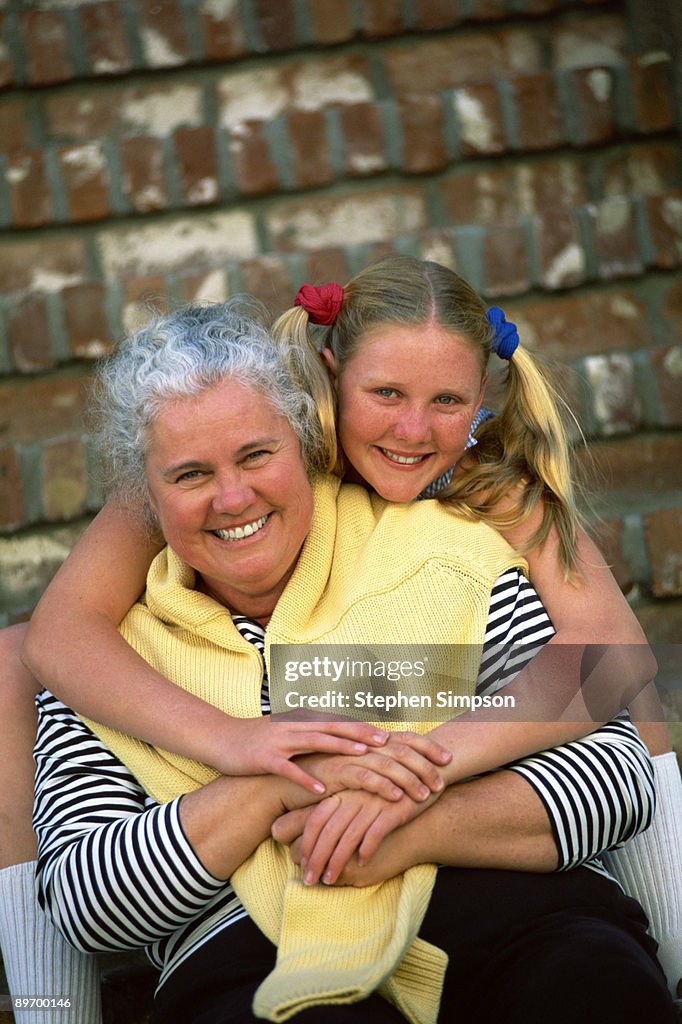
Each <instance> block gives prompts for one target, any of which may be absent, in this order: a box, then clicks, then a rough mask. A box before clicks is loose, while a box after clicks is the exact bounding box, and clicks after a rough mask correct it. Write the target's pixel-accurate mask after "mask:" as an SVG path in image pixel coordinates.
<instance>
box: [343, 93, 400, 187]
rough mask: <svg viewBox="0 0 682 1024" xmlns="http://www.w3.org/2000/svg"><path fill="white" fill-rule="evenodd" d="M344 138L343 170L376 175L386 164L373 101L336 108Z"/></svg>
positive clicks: (377, 115) (378, 119) (354, 175)
mask: <svg viewBox="0 0 682 1024" xmlns="http://www.w3.org/2000/svg"><path fill="white" fill-rule="evenodd" d="M339 123H340V126H341V134H342V136H343V141H344V171H345V173H346V174H347V175H349V176H350V177H365V176H367V175H370V174H378V173H380V172H381V171H385V170H386V169H387V167H388V160H387V158H386V153H385V150H384V142H383V130H382V125H381V118H380V117H379V109H378V107H377V106H376V104H374V103H354V104H352V105H351V106H343V107H340V108H339Z"/></svg>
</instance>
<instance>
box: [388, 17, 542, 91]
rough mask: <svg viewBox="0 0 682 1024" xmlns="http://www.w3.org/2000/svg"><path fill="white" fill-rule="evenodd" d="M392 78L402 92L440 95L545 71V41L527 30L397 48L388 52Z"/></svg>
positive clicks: (504, 31)
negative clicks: (492, 75) (492, 71)
mask: <svg viewBox="0 0 682 1024" xmlns="http://www.w3.org/2000/svg"><path fill="white" fill-rule="evenodd" d="M383 62H384V67H385V72H386V75H387V77H388V79H389V82H390V84H391V86H392V88H393V90H394V91H395V92H396V93H400V94H406V95H409V94H411V93H436V92H439V91H440V90H442V89H452V88H454V87H455V86H458V85H464V84H467V83H469V82H476V81H480V80H483V81H486V80H487V79H489V78H490V69H491V68H494V69H495V74H496V75H497V76H499V77H502V76H504V75H510V74H521V73H523V72H526V73H530V72H534V71H540V70H542V67H543V63H544V62H543V57H542V49H541V46H540V43H539V40H538V39H537V38H536V37H535V36H534V35H533V33H531V32H527V31H525V30H523V29H505V30H503V31H499V32H490V31H487V32H471V33H467V34H466V35H462V36H460V35H454V36H452V37H451V38H447V39H436V40H429V41H424V42H419V43H411V44H410V45H409V46H405V45H401V46H391V47H390V48H387V49H386V50H384V52H383Z"/></svg>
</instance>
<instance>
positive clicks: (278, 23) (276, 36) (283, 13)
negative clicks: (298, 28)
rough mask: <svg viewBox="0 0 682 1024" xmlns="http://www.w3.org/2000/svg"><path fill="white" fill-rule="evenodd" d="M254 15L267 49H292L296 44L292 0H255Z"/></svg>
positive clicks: (274, 50) (275, 50) (272, 50)
mask: <svg viewBox="0 0 682 1024" xmlns="http://www.w3.org/2000/svg"><path fill="white" fill-rule="evenodd" d="M252 6H253V10H254V17H255V19H256V21H257V23H258V30H259V32H260V36H261V39H262V41H263V46H264V47H265V49H266V50H269V51H271V52H277V51H279V50H292V49H293V48H294V46H295V45H296V36H295V29H294V26H295V23H296V19H295V17H294V10H293V4H292V2H291V0H253V2H252Z"/></svg>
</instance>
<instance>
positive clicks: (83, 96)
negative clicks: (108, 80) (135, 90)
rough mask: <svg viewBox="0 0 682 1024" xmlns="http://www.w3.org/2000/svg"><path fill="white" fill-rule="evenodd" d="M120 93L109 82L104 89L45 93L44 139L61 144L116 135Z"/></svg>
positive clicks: (118, 127) (118, 126)
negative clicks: (45, 136) (45, 137)
mask: <svg viewBox="0 0 682 1024" xmlns="http://www.w3.org/2000/svg"><path fill="white" fill-rule="evenodd" d="M124 95H125V92H124V90H123V89H121V88H120V87H118V86H114V85H112V84H110V85H109V86H108V88H107V89H105V90H97V91H95V90H93V89H76V90H74V91H69V92H56V93H55V94H54V95H50V94H49V93H48V94H47V95H46V96H45V99H44V102H43V111H44V115H45V132H46V135H47V138H48V139H49V140H53V141H56V142H60V143H64V144H67V143H85V142H90V141H91V140H92V139H96V138H102V137H104V136H106V135H115V134H117V133H118V132H119V131H120V118H119V112H120V110H121V105H122V100H123V97H124Z"/></svg>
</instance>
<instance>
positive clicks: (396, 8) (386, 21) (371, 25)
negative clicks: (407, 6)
mask: <svg viewBox="0 0 682 1024" xmlns="http://www.w3.org/2000/svg"><path fill="white" fill-rule="evenodd" d="M359 8H360V12H361V15H360V24H361V25H362V34H363V35H364V36H370V37H373V38H376V37H381V36H396V35H398V34H399V33H400V32H401V31H402V28H403V4H402V0H359Z"/></svg>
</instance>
